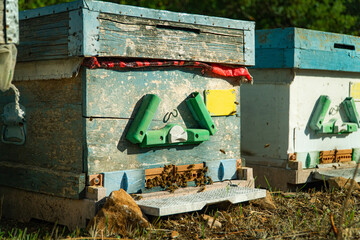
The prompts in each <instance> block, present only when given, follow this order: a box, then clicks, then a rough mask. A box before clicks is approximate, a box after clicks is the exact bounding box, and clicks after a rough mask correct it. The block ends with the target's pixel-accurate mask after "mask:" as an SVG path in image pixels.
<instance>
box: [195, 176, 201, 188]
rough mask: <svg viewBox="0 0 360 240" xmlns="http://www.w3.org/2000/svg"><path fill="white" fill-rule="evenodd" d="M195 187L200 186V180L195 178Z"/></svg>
mask: <svg viewBox="0 0 360 240" xmlns="http://www.w3.org/2000/svg"><path fill="white" fill-rule="evenodd" d="M195 186H197V187H199V186H200V179H197V178H195Z"/></svg>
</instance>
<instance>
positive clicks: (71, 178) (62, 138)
mask: <svg viewBox="0 0 360 240" xmlns="http://www.w3.org/2000/svg"><path fill="white" fill-rule="evenodd" d="M253 34H254V23H253V22H244V21H237V20H230V19H223V18H215V17H206V16H200V15H191V14H182V13H174V12H168V11H159V10H152V9H145V8H139V7H131V6H125V5H118V4H114V3H106V2H99V1H83V0H81V1H76V2H72V3H67V4H61V5H56V6H50V7H45V8H41V9H35V10H29V11H24V12H21V13H20V40H21V41H20V46H19V55H18V65H17V70H16V73H15V81H16V85H17V86H18V88H19V90H20V93H21V99H20V103H21V104H22V105H23V106H24V107H25V108H26V142H25V144H24V145H12V144H4V143H2V142H0V152H1V155H0V182H1V184H2V185H4V186H10V187H14V188H20V189H24V190H29V191H35V192H41V193H46V194H52V195H55V196H60V197H67V198H81V197H82V193H83V192H84V189H85V186H86V185H87V184H88V176H90V175H94V174H101V173H103V174H104V185H105V187H106V188H107V190H109V191H110V190H114V189H118V188H120V187H124V188H126V189H127V190H128V191H129V192H136V191H138V190H140V189H141V188H143V187H144V184H145V183H144V181H145V178H144V171H145V169H150V168H156V167H162V166H164V164H176V165H182V164H193V163H203V162H208V166H213V168H210V169H209V174H211V171H216V173H215V172H214V173H213V175H214V176H213V178H214V179H215V180H216V179H217V177H218V173H217V171H218V169H220V168H221V169H222V170H224V169H225V171H224V172H223V174H222V176H221V179H217V180H223V179H231V178H233V177H234V176H235V175H236V159H239V158H240V108H239V105H236V114H235V115H234V114H232V115H229V116H219V117H213V120H214V123H215V125H216V128H217V129H218V132H217V133H216V134H214V135H213V136H210V139H209V141H205V142H203V143H201V144H196V145H184V146H167V147H153V148H141V147H139V145H136V144H133V143H131V142H129V141H128V140H126V138H125V136H126V132H127V129H128V128H129V126H130V125H131V123H132V120H133V119H134V116H135V114H136V113H137V110H138V109H139V105H140V104H141V99H142V98H143V97H144V95H146V94H156V95H157V96H158V97H159V98H160V99H161V102H160V105H159V107H158V109H157V112H156V114H155V116H154V118H153V120H152V122H151V125H150V127H149V129H160V128H162V127H164V126H165V125H166V124H167V123H175V124H179V125H181V126H183V127H184V128H185V127H186V128H198V124H197V122H196V121H195V119H194V117H193V116H192V114H191V112H190V110H189V108H188V106H187V105H186V102H185V99H186V98H187V97H188V96H189V95H190V94H191V93H192V92H200V93H201V95H202V96H203V93H204V91H205V90H213V89H234V91H235V92H234V93H235V94H236V102H240V100H239V99H240V92H239V82H238V81H236V80H234V79H230V78H220V77H216V76H213V75H210V74H207V73H205V75H204V74H203V73H202V71H201V69H200V68H185V67H182V68H180V67H167V68H163V67H152V68H139V69H124V70H122V69H120V70H113V69H89V68H86V67H84V66H82V65H81V63H82V61H83V60H84V58H87V57H94V56H96V57H109V58H111V59H112V58H114V57H118V58H119V57H120V58H124V59H125V58H126V59H134V58H136V59H137V60H139V59H140V61H141V59H143V60H149V59H159V60H182V61H202V62H209V63H221V64H230V65H248V66H251V65H254V35H253ZM12 101H13V95H12V93H5V94H3V93H0V109H3V107H4V106H5V105H6V104H8V103H9V102H12ZM174 109H176V111H175V110H174ZM169 112H173V114H172V117H171V118H170V119H169V121H168V122H166V121H165V117H166V115H167V114H168V113H169ZM175 112H178V116H177V117H175V116H174V115H177V114H175ZM2 126H3V123H2V122H0V128H1V127H2Z"/></svg>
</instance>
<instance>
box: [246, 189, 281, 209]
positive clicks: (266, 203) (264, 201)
mask: <svg viewBox="0 0 360 240" xmlns="http://www.w3.org/2000/svg"><path fill="white" fill-rule="evenodd" d="M250 202H251V203H252V204H253V205H255V206H258V207H260V208H262V209H267V210H275V209H276V205H275V204H274V201H273V199H272V196H271V193H270V192H269V191H266V197H264V198H260V199H255V200H251V201H250Z"/></svg>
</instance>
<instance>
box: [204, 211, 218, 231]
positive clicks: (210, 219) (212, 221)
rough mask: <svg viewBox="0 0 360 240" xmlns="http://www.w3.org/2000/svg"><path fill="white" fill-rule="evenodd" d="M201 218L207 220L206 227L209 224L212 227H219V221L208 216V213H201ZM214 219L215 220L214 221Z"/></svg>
mask: <svg viewBox="0 0 360 240" xmlns="http://www.w3.org/2000/svg"><path fill="white" fill-rule="evenodd" d="M202 218H203V219H204V220H205V221H207V225H208V227H210V228H211V226H212V227H213V228H221V223H220V222H219V221H218V220H215V219H214V218H213V217H211V216H209V215H206V214H203V215H202ZM214 221H215V222H214Z"/></svg>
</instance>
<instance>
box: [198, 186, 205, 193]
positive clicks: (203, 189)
mask: <svg viewBox="0 0 360 240" xmlns="http://www.w3.org/2000/svg"><path fill="white" fill-rule="evenodd" d="M205 189H206V187H205V186H202V187H201V188H200V189H199V191H198V192H203V191H205Z"/></svg>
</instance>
